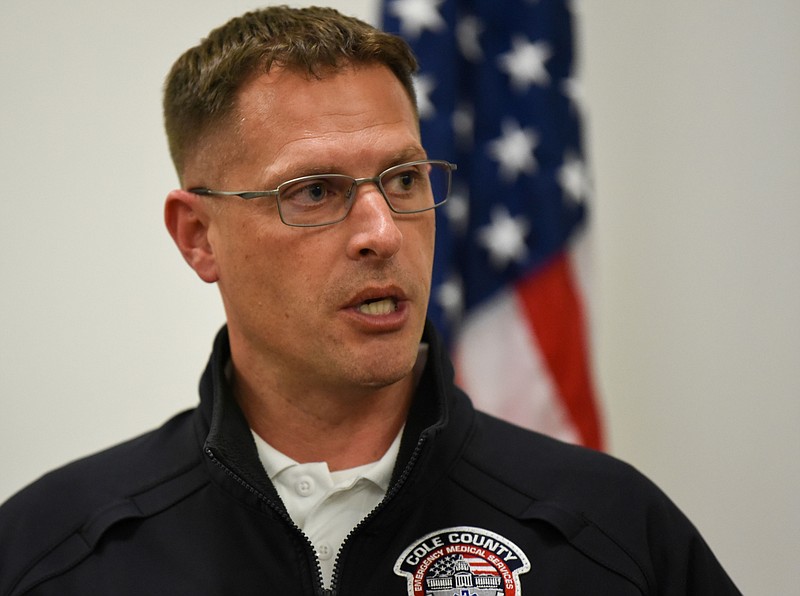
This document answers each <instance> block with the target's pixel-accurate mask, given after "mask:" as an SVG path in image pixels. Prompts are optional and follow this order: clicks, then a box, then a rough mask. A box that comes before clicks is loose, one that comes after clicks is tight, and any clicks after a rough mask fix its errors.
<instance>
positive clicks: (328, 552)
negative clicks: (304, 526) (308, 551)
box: [317, 542, 333, 561]
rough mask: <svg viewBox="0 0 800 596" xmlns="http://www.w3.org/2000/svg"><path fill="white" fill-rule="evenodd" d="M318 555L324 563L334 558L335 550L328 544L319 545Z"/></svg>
mask: <svg viewBox="0 0 800 596" xmlns="http://www.w3.org/2000/svg"><path fill="white" fill-rule="evenodd" d="M317 555H318V556H319V558H320V559H322V560H323V561H327V560H328V559H330V558H331V557H332V556H333V549H332V548H331V545H330V544H328V543H327V542H323V543H321V544H319V545H317Z"/></svg>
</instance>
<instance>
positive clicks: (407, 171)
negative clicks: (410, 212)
mask: <svg viewBox="0 0 800 596" xmlns="http://www.w3.org/2000/svg"><path fill="white" fill-rule="evenodd" d="M425 178H426V174H425V172H424V171H423V170H421V169H420V168H419V167H408V168H404V169H401V170H399V171H397V172H392V173H390V174H389V175H388V176H386V178H385V179H384V181H383V187H384V189H386V192H387V193H389V194H391V195H407V194H411V193H415V192H419V191H420V190H423V189H424V188H425Z"/></svg>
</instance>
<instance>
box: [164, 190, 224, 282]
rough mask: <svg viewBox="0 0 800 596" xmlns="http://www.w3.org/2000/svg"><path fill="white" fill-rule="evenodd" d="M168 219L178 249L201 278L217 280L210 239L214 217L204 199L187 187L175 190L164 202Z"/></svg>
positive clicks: (166, 218)
mask: <svg viewBox="0 0 800 596" xmlns="http://www.w3.org/2000/svg"><path fill="white" fill-rule="evenodd" d="M164 221H165V223H166V224H167V230H169V233H170V236H172V239H173V240H174V241H175V244H176V245H177V247H178V250H180V251H181V254H182V255H183V258H184V259H186V262H187V263H189V266H190V267H191V268H192V269H194V271H195V273H197V275H198V276H199V277H200V279H202V280H203V281H205V282H207V283H214V282H215V281H217V280H218V279H219V274H218V272H217V262H216V258H215V255H214V249H213V246H212V245H211V242H210V241H209V226H210V221H211V217H210V213H209V210H208V207H207V205H206V204H205V202H204V201H203V199H202V198H201V197H199V196H198V195H196V194H194V193H191V192H188V191H186V190H173V191H172V192H170V193H169V194H168V195H167V200H166V203H165V204H164Z"/></svg>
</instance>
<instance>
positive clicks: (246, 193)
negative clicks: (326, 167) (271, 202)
mask: <svg viewBox="0 0 800 596" xmlns="http://www.w3.org/2000/svg"><path fill="white" fill-rule="evenodd" d="M422 164H431V165H435V166H441V167H442V168H443V169H444V171H446V172H447V195H446V196H445V198H444V200H443V201H442V202H441V203H435V204H434V205H431V206H430V207H424V208H422V209H412V210H410V211H405V210H399V209H397V208H395V207H394V206H393V205H392V203H391V201H390V200H389V197H388V196H386V190H385V189H384V188H383V184H382V183H381V178H383V177H384V176H385V175H386V174H388V173H389V172H391V171H392V170H401V169H402V168H405V167H408V166H418V165H422ZM456 169H458V165H457V164H454V163H451V162H449V161H446V160H443V159H419V160H416V161H409V162H405V163H401V164H397V165H394V166H391V167H389V168H386V169H385V170H383V171H382V172H381V173H380V174H378V175H377V176H372V177H368V178H354V177H353V176H348V175H347V174H334V173H330V174H310V175H307V176H300V177H298V178H292V179H291V180H286V181H285V182H281V183H280V184H279V185H278V186H276V187H275V188H274V189H272V190H241V191H240V190H214V189H211V188H205V187H195V188H189V189H188V192H191V193H194V194H196V195H200V196H214V195H216V196H222V197H239V198H240V199H244V200H247V201H249V200H252V199H258V198H261V197H270V196H274V197H275V199H276V201H275V202H276V204H277V206H278V216H279V217H280V218H281V222H283V223H284V224H285V225H287V226H292V227H296V228H318V227H322V226H330V225H333V224H337V223H339V222H341V221H344V220H345V219H346V218H347V216H348V215H349V214H350V210H351V209H352V208H353V204H354V203H355V195H356V193H355V192H354V189H357V188H358V187H359V186H361V185H362V184H365V183H367V182H372V183H373V184H374V185H375V187H376V188H377V189H378V191H379V192H380V193H381V196H382V197H383V200H384V201H386V204H387V205H388V206H389V209H390V210H391V211H392V213H397V214H399V215H408V214H413V213H423V212H425V211H430V210H431V209H436V208H437V207H440V206H442V205H444V204H445V203H446V202H447V199H448V198H450V189H451V186H452V177H453V172H454V171H455V170H456ZM330 177H335V178H346V179H348V180H352V181H353V183H352V185H351V186H350V192H351V196H352V198H349V204H348V205H347V209H346V210H345V212H344V214H343V215H342V216H341V217H340V218H339V219H336V220H333V221H326V222H324V223H289V222H287V221H286V220H285V219H284V218H283V211H282V210H281V201H280V192H281V190H282V189H283V188H285V187H287V186H289V185H290V184H296V183H298V182H303V181H304V180H316V179H319V178H330Z"/></svg>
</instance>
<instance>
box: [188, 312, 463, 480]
mask: <svg viewBox="0 0 800 596" xmlns="http://www.w3.org/2000/svg"><path fill="white" fill-rule="evenodd" d="M422 341H424V342H427V343H428V345H429V349H428V350H429V351H428V361H427V363H426V366H425V369H424V371H423V373H422V376H421V378H420V381H419V384H418V386H417V390H416V393H415V397H414V400H413V402H412V405H411V410H410V411H409V416H408V420H407V421H406V427H405V430H404V432H403V437H402V440H401V443H400V452H399V454H398V457H397V463H396V464H395V469H394V473H393V474H392V483H394V482H395V481H396V480H397V479H398V478H399V477H400V476H401V474H403V472H404V471H406V473H407V472H408V471H407V470H406V468H407V467H408V465H407V464H408V463H409V461H411V459H412V457H414V454H415V452H417V449H418V447H421V446H422V444H423V443H424V442H426V441H428V440H429V439H431V438H433V437H434V436H435V435H436V434H438V433H439V432H441V431H442V430H443V429H444V428H445V427H446V426H447V423H448V419H449V416H450V409H451V408H450V402H451V399H450V397H451V394H452V388H453V368H452V365H451V364H450V361H449V359H448V358H447V354H446V351H445V348H444V346H443V345H442V341H441V338H440V336H439V334H438V333H437V332H436V330H435V329H434V327H433V325H432V324H431V323H430V322H429V321H428V322H426V324H425V330H424V333H423V337H422ZM230 357H231V353H230V343H229V339H228V330H227V327H223V328H222V329H221V330H220V331H219V333H218V334H217V337H216V339H215V341H214V349H213V351H212V353H211V357H210V359H209V362H208V365H207V366H206V369H205V372H204V373H203V376H202V378H201V380H200V408H199V409H200V412H201V415H202V417H203V419H204V420H205V423H206V427H207V429H208V432H207V436H206V438H205V444H204V449H205V450H206V451H210V452H211V453H212V454H213V455H214V457H215V458H216V459H218V460H219V461H220V462H222V463H223V464H224V465H225V466H226V467H228V468H229V469H230V470H231V471H233V472H234V473H235V474H237V475H238V476H239V477H241V478H242V480H244V481H245V482H247V483H248V484H249V485H250V486H252V487H254V488H255V489H256V490H259V491H262V493H263V494H274V493H275V491H274V488H273V487H272V484H271V483H270V481H269V480H268V478H267V475H266V473H265V472H264V469H263V466H262V465H261V462H260V460H259V459H258V453H257V450H256V446H255V442H254V441H253V437H252V434H251V433H250V429H249V426H248V424H247V420H246V419H245V417H244V414H243V413H242V411H241V409H240V408H239V406H238V404H237V403H236V400H235V399H234V397H233V394H232V391H231V387H230V383H229V382H228V378H227V375H226V368H227V366H228V363H229V361H230ZM418 455H419V453H417V456H418Z"/></svg>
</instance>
